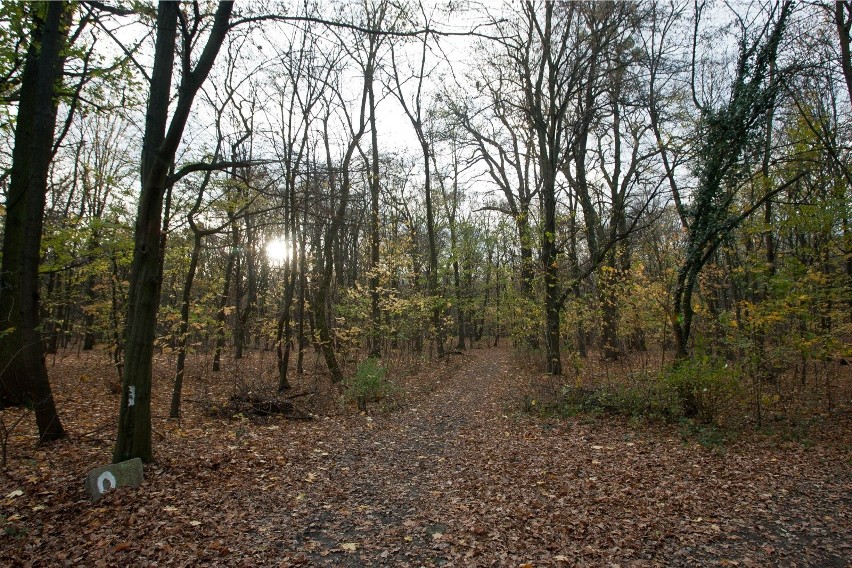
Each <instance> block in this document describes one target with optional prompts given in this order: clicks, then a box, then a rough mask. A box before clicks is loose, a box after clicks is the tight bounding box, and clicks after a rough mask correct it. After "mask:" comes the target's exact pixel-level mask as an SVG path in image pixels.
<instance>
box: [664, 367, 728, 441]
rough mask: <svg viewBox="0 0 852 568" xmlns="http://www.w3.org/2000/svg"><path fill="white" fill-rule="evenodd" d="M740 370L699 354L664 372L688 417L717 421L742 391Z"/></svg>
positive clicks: (665, 378)
mask: <svg viewBox="0 0 852 568" xmlns="http://www.w3.org/2000/svg"><path fill="white" fill-rule="evenodd" d="M738 378H739V372H738V371H737V370H736V369H734V368H732V367H729V366H728V364H727V363H725V362H724V361H723V360H719V359H717V358H715V357H711V356H709V355H695V356H694V357H692V358H690V359H685V360H683V361H679V362H677V363H676V364H675V365H673V366H672V367H670V368H669V369H668V371H667V372H666V373H664V375H663V383H664V384H665V387H666V388H667V389H668V390H670V391H672V392H673V393H674V394H676V395H677V398H678V402H679V405H680V411H681V413H682V414H683V416H684V417H685V418H689V419H694V420H698V421H699V422H702V423H705V424H713V423H714V422H716V420H717V419H718V417H719V415H720V413H721V411H722V410H724V408H725V407H726V406H728V405H729V404H730V403H731V401H733V400H734V399H735V398H736V396H737V394H738V391H739V380H738Z"/></svg>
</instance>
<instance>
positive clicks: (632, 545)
mask: <svg viewBox="0 0 852 568" xmlns="http://www.w3.org/2000/svg"><path fill="white" fill-rule="evenodd" d="M529 380H530V373H529V370H528V369H520V368H519V367H518V363H517V362H516V361H514V360H513V355H512V353H511V352H510V351H508V350H504V349H477V350H470V351H466V352H465V353H464V354H463V355H461V356H458V357H457V358H456V359H455V360H453V361H452V362H451V363H450V364H449V365H448V366H447V367H446V369H445V370H444V371H443V372H442V373H441V378H440V380H439V381H436V382H435V383H434V384H431V385H430V386H429V387H428V389H427V391H426V392H425V393H421V396H417V397H415V400H414V402H413V403H412V405H411V406H409V407H407V408H405V409H402V410H400V411H397V412H393V413H390V414H387V415H382V416H377V417H363V416H362V417H356V418H355V419H354V424H353V423H351V422H350V424H349V427H348V428H346V430H345V431H344V432H341V433H340V436H338V437H331V438H328V439H326V440H325V441H324V442H323V443H322V444H321V445H320V446H319V447H320V448H321V449H320V450H319V451H317V450H316V449H314V451H313V453H312V455H313V456H319V457H320V458H321V460H320V461H319V462H314V463H315V469H314V470H311V471H307V472H306V473H305V477H304V478H303V480H307V482H306V483H304V484H303V485H304V497H303V498H301V499H299V500H298V505H297V506H296V507H295V508H294V509H293V510H292V511H291V517H290V519H291V521H295V523H292V524H290V528H289V530H288V529H284V528H283V527H284V526H287V524H288V523H285V522H278V525H277V529H276V527H273V526H270V528H269V531H270V533H272V534H275V533H276V531H278V538H279V539H281V540H280V541H279V543H280V545H279V546H282V548H286V549H290V550H296V551H298V552H297V553H296V554H294V555H292V556H291V557H290V558H291V560H292V561H294V562H296V563H301V562H302V561H304V562H306V563H307V564H309V565H329V566H363V565H389V566H390V565H393V566H422V565H426V566H442V565H454V566H519V565H526V564H528V565H533V566H543V565H553V566H565V565H577V564H588V565H605V564H608V563H627V564H631V563H632V564H636V565H648V564H651V565H653V564H662V565H684V566H689V565H696V564H719V563H721V564H725V562H731V563H737V564H739V565H744V566H749V565H753V566H766V565H772V564H779V563H780V564H788V563H791V562H792V563H794V564H797V565H818V566H838V567H845V566H847V565H848V564H849V562H850V560H852V547H850V543H852V518H850V514H851V513H850V511H852V507H850V504H852V503H850V499H849V496H848V493H844V489H843V488H844V487H846V488H848V482H849V480H850V479H852V478H851V477H850V475H849V463H848V461H847V463H846V464H842V463H840V464H838V463H837V462H836V461H833V458H832V456H830V455H827V456H821V455H819V453H818V452H815V454H816V455H814V453H811V455H805V454H803V453H802V451H801V448H791V450H792V451H790V452H788V453H787V455H786V456H781V457H779V456H778V454H776V453H775V452H773V451H772V450H770V449H767V448H763V449H757V451H755V448H749V449H744V450H738V449H736V448H732V449H731V450H730V451H729V452H726V453H720V452H714V451H708V450H706V449H705V448H702V447H700V446H697V445H685V444H683V443H682V441H681V440H680V439H673V438H671V437H669V436H671V432H659V431H656V430H653V429H652V430H648V431H645V430H642V429H641V428H640V429H638V430H637V429H633V428H630V427H629V426H627V425H626V424H625V423H624V421H621V420H617V419H616V420H608V419H602V420H594V419H592V420H588V419H586V420H582V419H581V420H576V421H554V422H547V421H542V420H540V419H537V418H533V417H530V416H528V415H525V414H523V413H521V412H520V408H521V397H522V395H523V394H524V392H525V390H524V389H526V388H527V387H528V386H529V385H528V384H527V381H529ZM533 380H535V379H533ZM810 460H817V462H818V463H819V462H822V463H820V464H819V466H818V467H820V468H825V469H828V470H831V471H835V472H840V477H835V478H834V479H833V480H831V478H829V479H825V478H823V475H824V473H825V470H823V471H822V472H819V471H818V470H817V471H816V472H815V471H814V470H813V469H812V468H813V466H814V464H813V463H810ZM838 466H839V468H838ZM813 475H816V477H817V478H816V479H813V478H811V476H813ZM264 499H265V497H264ZM732 565H734V564H732Z"/></svg>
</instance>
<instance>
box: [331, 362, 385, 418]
mask: <svg viewBox="0 0 852 568" xmlns="http://www.w3.org/2000/svg"><path fill="white" fill-rule="evenodd" d="M386 375H387V368H385V367H384V366H382V365H381V364H380V363H379V359H378V358H376V357H368V358H367V359H364V360H363V361H362V362H361V364H360V365H358V369H357V370H356V371H355V376H353V377H352V378H350V379H349V381H348V383H347V385H346V391H345V392H344V396H345V397H346V400H348V401H350V402H351V401H355V402H357V403H358V408H359V410H362V411H366V406H367V402H368V401H369V402H376V401H379V400H382V399H383V398H386V397H388V396H390V395H391V394H392V393H393V392H394V391H395V387H394V384H393V383H392V382H390V381H389V380H387V379H386V378H385V376H386Z"/></svg>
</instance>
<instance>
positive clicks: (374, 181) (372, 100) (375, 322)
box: [366, 36, 382, 357]
mask: <svg viewBox="0 0 852 568" xmlns="http://www.w3.org/2000/svg"><path fill="white" fill-rule="evenodd" d="M370 39H371V42H372V41H375V38H374V36H370ZM366 82H367V97H368V101H369V104H370V138H371V151H372V156H371V159H370V278H369V287H370V321H371V325H372V327H371V329H370V357H381V356H382V345H381V335H382V334H381V313H380V311H379V245H380V244H381V242H380V234H379V214H380V211H379V137H378V132H377V131H376V96H375V93H374V89H373V65H372V63H371V64H369V65H368V66H367V79H366Z"/></svg>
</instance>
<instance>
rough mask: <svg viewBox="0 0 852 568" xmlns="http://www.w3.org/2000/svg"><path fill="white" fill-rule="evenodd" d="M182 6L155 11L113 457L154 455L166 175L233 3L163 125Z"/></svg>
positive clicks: (225, 7)
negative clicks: (153, 407) (154, 385)
mask: <svg viewBox="0 0 852 568" xmlns="http://www.w3.org/2000/svg"><path fill="white" fill-rule="evenodd" d="M179 10H180V5H178V4H177V3H173V2H161V3H160V4H159V6H158V10H157V39H156V44H155V48H154V67H153V70H152V73H151V83H150V93H149V98H148V109H147V114H146V119H145V134H144V137H143V142H142V167H141V178H142V190H141V192H140V194H139V209H138V212H137V218H136V226H135V231H134V250H133V263H132V265H131V272H130V291H129V296H128V310H127V332H126V341H125V365H124V373H123V376H122V393H121V407H120V410H119V419H118V435H117V437H116V443H115V450H114V451H113V461H115V462H121V461H125V460H128V459H132V458H136V457H138V458H141V459H142V460H143V461H146V462H149V461H151V460H152V459H153V448H152V444H151V371H152V365H153V355H154V338H155V332H156V323H157V309H158V307H159V299H160V253H161V251H160V238H161V234H160V233H161V222H162V212H163V198H164V196H165V194H166V189H167V175H168V172H169V169H170V167H171V165H172V162H173V161H174V156H175V152H176V151H177V147H178V144H179V143H180V140H181V137H182V135H183V130H184V128H185V126H186V122H187V120H188V118H189V114H190V110H191V108H192V102H193V100H194V98H195V94H196V93H197V92H198V89H199V88H200V87H201V84H202V83H203V82H204V80H205V79H206V78H207V75H208V73H209V72H210V69H211V67H212V66H213V62H214V61H215V59H216V55H217V54H218V52H219V48H220V47H221V46H222V43H223V42H224V40H225V35H226V33H227V31H228V21H229V20H230V16H231V11H232V10H233V3H232V2H224V1H222V2H220V3H219V6H218V8H217V10H216V15H215V17H214V22H213V27H212V28H211V31H210V36H209V38H208V40H207V43H206V45H205V47H204V50H203V52H202V53H201V56H200V58H199V60H198V62H197V64H196V67H195V69H188V68H187V66H188V61H189V60H190V58H189V56H187V57H186V59H184V63H185V65H184V70H183V72H184V75H183V76H182V77H181V83H180V86H179V87H178V99H177V102H176V104H175V110H174V115H173V116H172V119H171V123H170V124H168V123H169V119H168V115H169V105H170V102H171V83H172V71H173V67H174V60H175V47H176V39H177V21H178V11H179ZM184 49H190V46H189V45H186V46H184ZM167 125H168V131H167V130H166V129H167Z"/></svg>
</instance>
